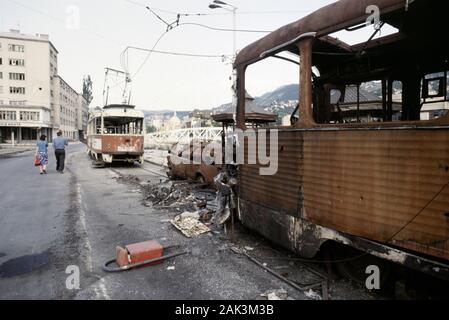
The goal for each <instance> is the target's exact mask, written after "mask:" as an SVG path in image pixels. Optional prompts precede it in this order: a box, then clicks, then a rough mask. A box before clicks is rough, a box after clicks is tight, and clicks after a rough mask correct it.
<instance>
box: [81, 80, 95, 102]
mask: <svg viewBox="0 0 449 320" xmlns="http://www.w3.org/2000/svg"><path fill="white" fill-rule="evenodd" d="M83 97H84V99H86V101H87V104H90V103H91V102H92V99H93V98H94V97H93V95H92V79H91V78H90V75H88V76H85V77H84V78H83Z"/></svg>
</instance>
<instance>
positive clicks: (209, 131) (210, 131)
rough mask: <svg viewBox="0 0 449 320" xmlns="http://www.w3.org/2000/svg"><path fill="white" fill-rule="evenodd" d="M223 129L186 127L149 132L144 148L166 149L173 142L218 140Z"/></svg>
mask: <svg viewBox="0 0 449 320" xmlns="http://www.w3.org/2000/svg"><path fill="white" fill-rule="evenodd" d="M222 132H223V130H222V128H220V127H207V128H187V129H176V130H170V131H159V132H154V133H149V134H147V135H146V136H145V148H160V149H166V148H169V147H170V146H172V145H173V144H175V143H181V144H186V143H190V141H191V140H192V139H193V140H199V141H218V140H220V139H221V134H222Z"/></svg>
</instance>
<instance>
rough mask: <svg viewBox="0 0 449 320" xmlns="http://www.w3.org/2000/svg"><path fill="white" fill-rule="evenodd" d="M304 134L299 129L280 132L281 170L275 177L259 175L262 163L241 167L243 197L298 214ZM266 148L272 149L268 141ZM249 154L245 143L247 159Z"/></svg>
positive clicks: (279, 169)
mask: <svg viewBox="0 0 449 320" xmlns="http://www.w3.org/2000/svg"><path fill="white" fill-rule="evenodd" d="M301 136H302V135H301V134H300V133H299V132H293V131H282V132H279V141H278V155H279V162H278V172H277V174H275V175H273V176H262V175H260V174H259V168H260V166H259V165H241V166H240V183H239V188H240V194H241V197H243V198H244V199H248V200H250V201H252V202H256V203H259V204H261V205H263V206H266V207H269V208H272V209H276V210H278V211H282V212H286V213H289V214H291V215H298V208H299V206H300V203H299V202H300V188H301V183H300V174H299V167H300V163H301V154H302V153H301V148H302V146H301ZM267 140H269V134H267ZM267 150H269V143H267ZM250 151H251V150H250ZM256 152H257V151H256ZM267 152H268V151H267ZM247 155H248V148H247V145H246V146H245V156H246V159H248V158H247ZM253 156H254V155H253ZM256 159H257V157H256Z"/></svg>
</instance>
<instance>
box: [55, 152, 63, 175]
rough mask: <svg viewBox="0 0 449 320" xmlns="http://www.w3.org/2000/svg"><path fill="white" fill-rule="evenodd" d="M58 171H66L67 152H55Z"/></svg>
mask: <svg viewBox="0 0 449 320" xmlns="http://www.w3.org/2000/svg"><path fill="white" fill-rule="evenodd" d="M55 156H56V171H64V161H65V150H60V149H58V150H55Z"/></svg>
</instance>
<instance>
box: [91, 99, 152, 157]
mask: <svg viewBox="0 0 449 320" xmlns="http://www.w3.org/2000/svg"><path fill="white" fill-rule="evenodd" d="M144 133H145V128H144V114H143V112H142V111H139V110H135V109H134V106H130V105H108V106H105V107H104V108H103V109H98V110H95V111H93V112H91V113H90V115H89V122H88V127H87V149H88V153H89V155H90V156H91V157H92V158H93V159H94V160H96V161H97V162H98V163H101V164H110V163H113V162H127V163H134V162H139V163H141V164H142V163H143V161H144Z"/></svg>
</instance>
